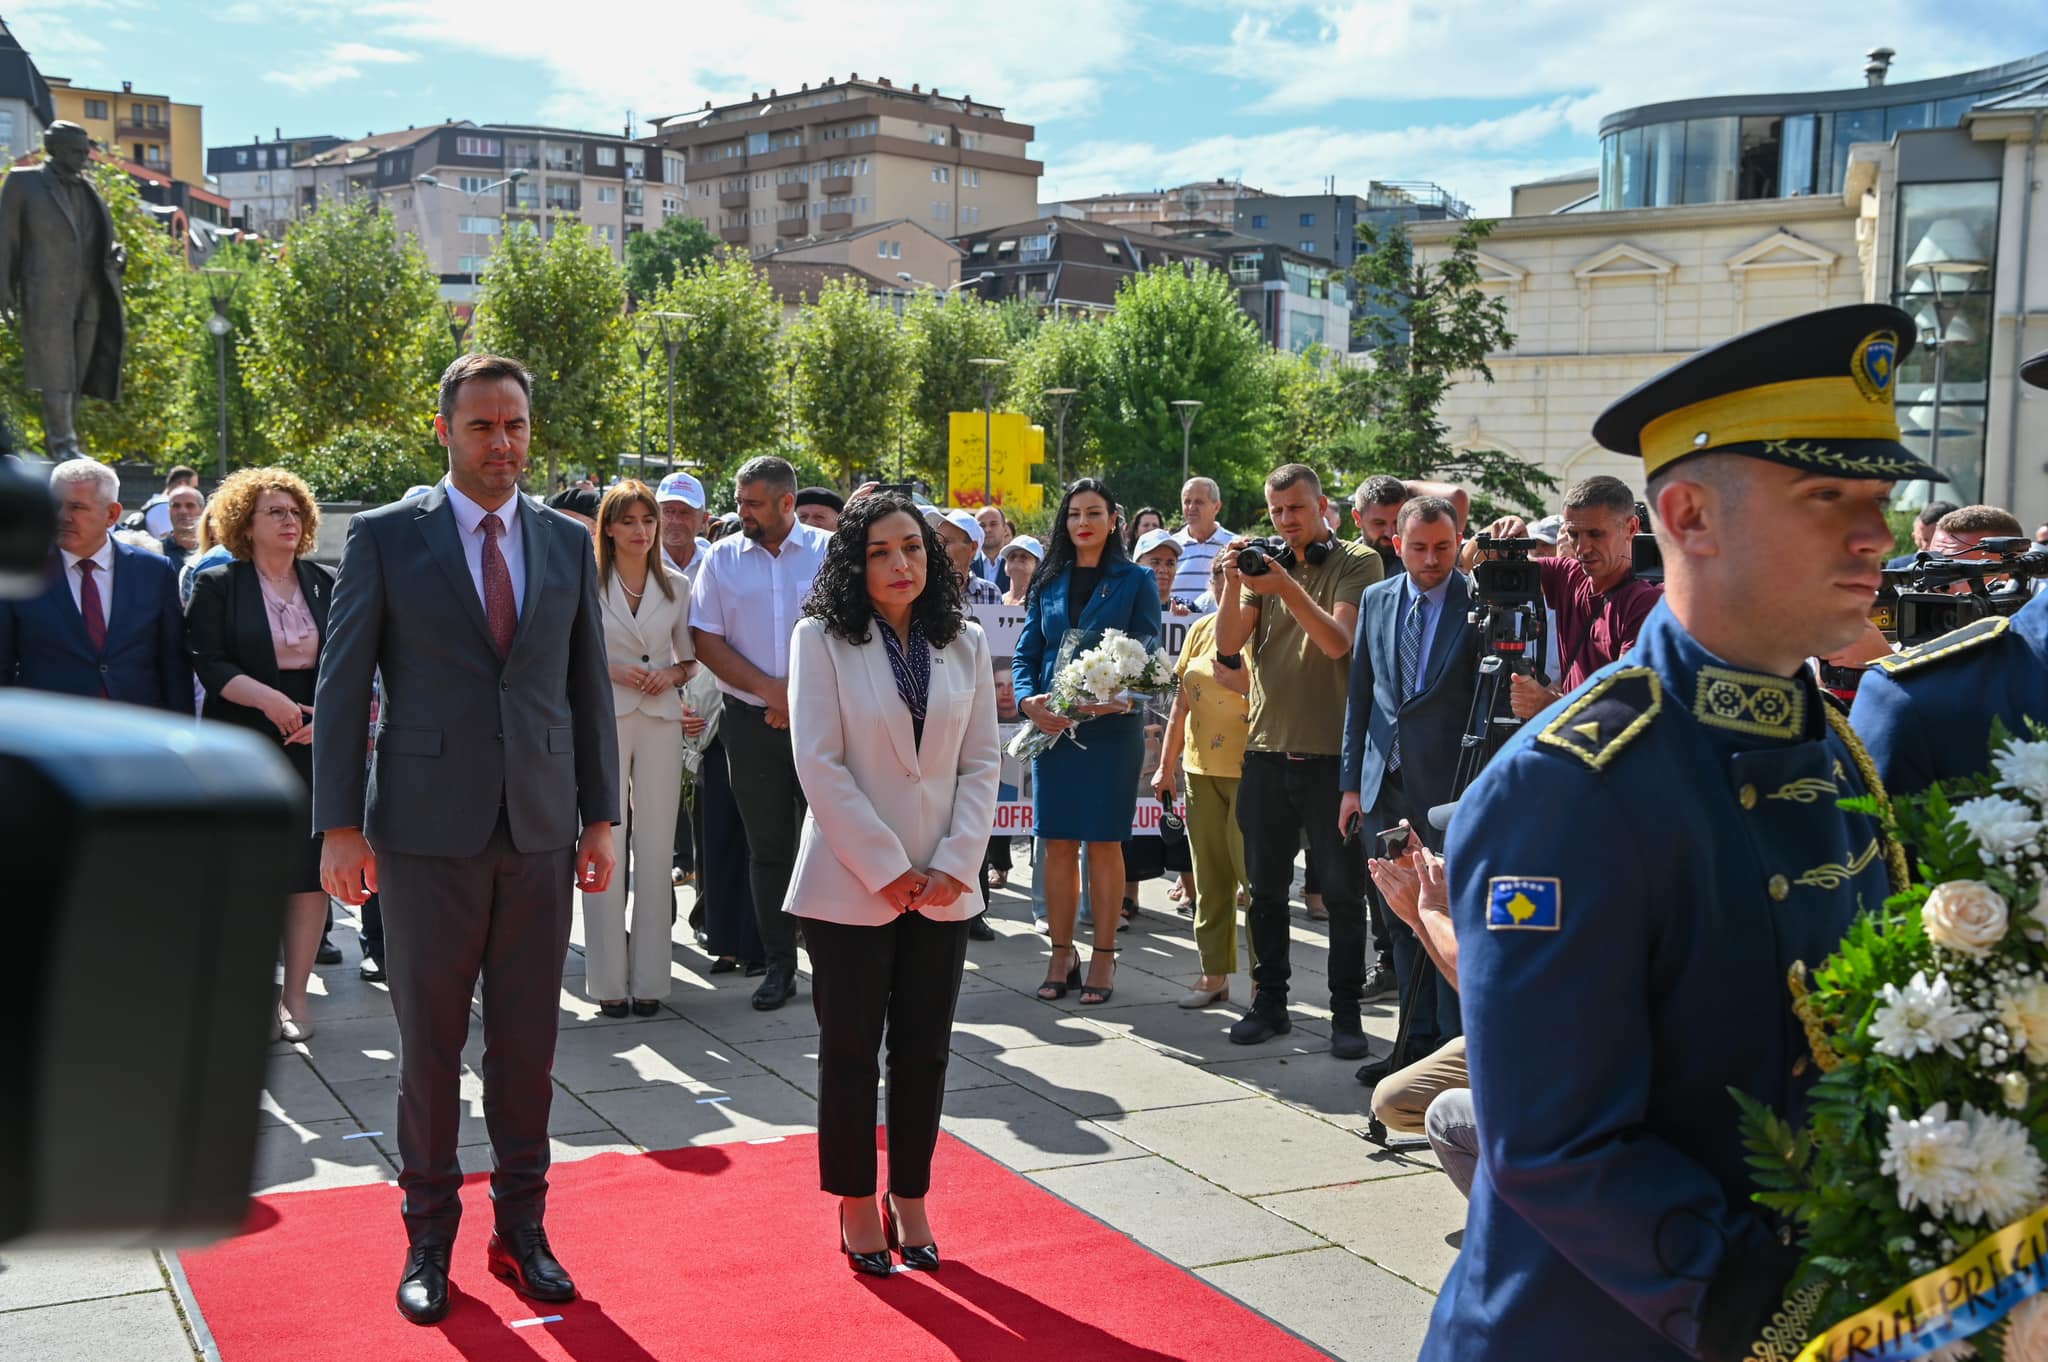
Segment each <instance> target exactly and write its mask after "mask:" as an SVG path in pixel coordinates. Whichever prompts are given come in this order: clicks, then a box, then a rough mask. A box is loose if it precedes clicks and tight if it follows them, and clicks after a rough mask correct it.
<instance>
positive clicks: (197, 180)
mask: <svg viewBox="0 0 2048 1362" xmlns="http://www.w3.org/2000/svg"><path fill="white" fill-rule="evenodd" d="M46 79H47V80H48V81H49V84H50V98H51V100H52V101H53V102H54V103H55V105H56V111H57V117H58V118H59V119H63V120H67V121H69V122H72V123H76V124H78V125H79V126H80V127H82V128H84V129H85V131H86V134H87V135H88V136H90V137H91V138H92V140H93V142H94V144H96V145H97V146H100V147H102V148H104V149H105V150H106V151H107V152H108V153H109V154H111V155H113V156H114V157H116V158H117V159H119V160H123V161H133V162H135V163H136V164H137V165H141V166H146V167H148V168H149V169H151V170H155V171H159V172H161V173H163V174H166V175H169V176H170V177H171V178H172V179H174V180H179V181H182V182H183V183H185V184H189V185H192V186H194V187H195V188H199V189H204V188H206V187H207V186H206V134H205V131H204V127H203V123H204V120H203V117H202V114H201V109H200V106H199V105H197V104H179V103H177V102H176V101H174V100H172V99H171V98H170V96H168V95H147V94H140V93H137V91H136V89H135V82H133V81H128V80H124V81H122V82H121V88H120V89H118V90H103V89H100V88H98V87H96V86H87V85H74V84H72V83H71V81H69V80H68V79H66V78H65V77H63V76H49V77H46Z"/></svg>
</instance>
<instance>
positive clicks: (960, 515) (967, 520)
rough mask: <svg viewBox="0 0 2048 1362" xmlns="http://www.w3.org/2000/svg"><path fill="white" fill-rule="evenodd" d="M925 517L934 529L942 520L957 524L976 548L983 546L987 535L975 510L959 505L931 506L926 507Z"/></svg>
mask: <svg viewBox="0 0 2048 1362" xmlns="http://www.w3.org/2000/svg"><path fill="white" fill-rule="evenodd" d="M924 518H925V519H926V520H927V521H930V522H931V524H932V527H933V528H934V529H936V528H938V523H939V522H940V521H942V520H943V521H945V522H947V523H948V524H950V525H953V526H955V527H956V528H957V529H959V531H960V532H961V533H962V534H964V535H966V536H967V537H968V538H969V539H972V540H973V541H974V547H975V548H977V549H978V548H980V547H981V541H982V539H983V538H984V537H985V536H984V535H983V533H982V528H981V522H980V521H979V520H976V519H975V518H974V512H972V511H963V510H961V509H960V508H959V507H958V506H955V507H953V508H951V509H950V510H948V509H945V508H942V507H938V506H931V507H927V508H926V509H925V513H924Z"/></svg>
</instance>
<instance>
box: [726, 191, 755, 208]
mask: <svg viewBox="0 0 2048 1362" xmlns="http://www.w3.org/2000/svg"><path fill="white" fill-rule="evenodd" d="M749 197H750V195H749V194H748V192H747V191H746V190H744V189H728V190H723V191H721V192H720V193H719V195H718V206H719V207H720V208H745V207H746V206H747V202H748V199H749Z"/></svg>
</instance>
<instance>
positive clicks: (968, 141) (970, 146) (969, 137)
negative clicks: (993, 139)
mask: <svg viewBox="0 0 2048 1362" xmlns="http://www.w3.org/2000/svg"><path fill="white" fill-rule="evenodd" d="M980 140H981V139H980V138H978V137H976V136H975V135H974V134H973V133H971V132H963V133H961V134H960V146H961V148H962V149H963V150H966V151H973V150H974V144H975V143H976V142H978V141H980Z"/></svg>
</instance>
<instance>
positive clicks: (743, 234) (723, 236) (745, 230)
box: [718, 223, 753, 246]
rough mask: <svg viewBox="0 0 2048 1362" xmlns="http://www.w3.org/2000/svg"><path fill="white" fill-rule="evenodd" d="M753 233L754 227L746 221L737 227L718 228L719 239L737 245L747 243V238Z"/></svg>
mask: <svg viewBox="0 0 2048 1362" xmlns="http://www.w3.org/2000/svg"><path fill="white" fill-rule="evenodd" d="M752 235H753V231H752V229H751V228H749V227H748V226H747V225H746V224H745V223H741V224H740V225H739V226H737V227H721V228H719V229H718V237H719V240H721V241H729V242H731V243H732V244H734V245H735V246H744V245H746V244H747V239H748V238H749V237H750V236H752Z"/></svg>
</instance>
